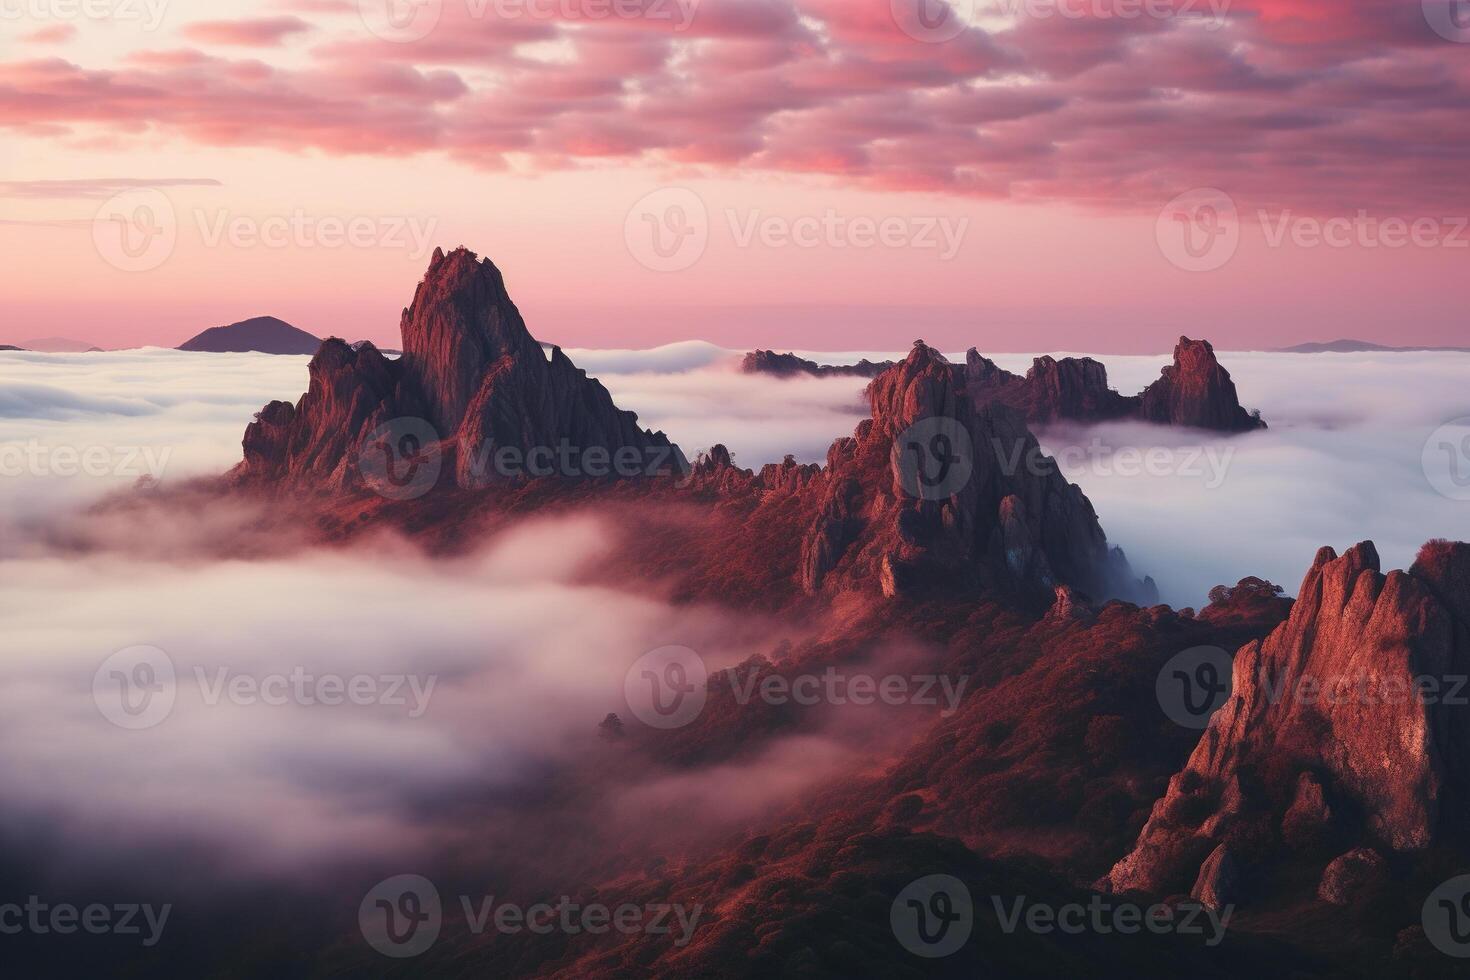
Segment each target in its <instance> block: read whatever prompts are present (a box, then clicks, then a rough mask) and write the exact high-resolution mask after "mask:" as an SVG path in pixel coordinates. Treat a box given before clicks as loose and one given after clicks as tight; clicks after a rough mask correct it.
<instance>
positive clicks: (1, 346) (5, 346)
mask: <svg viewBox="0 0 1470 980" xmlns="http://www.w3.org/2000/svg"><path fill="white" fill-rule="evenodd" d="M0 350H25V348H24V347H12V346H10V345H9V344H0Z"/></svg>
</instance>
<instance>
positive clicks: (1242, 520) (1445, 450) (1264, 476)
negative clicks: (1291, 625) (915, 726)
mask: <svg viewBox="0 0 1470 980" xmlns="http://www.w3.org/2000/svg"><path fill="white" fill-rule="evenodd" d="M568 353H569V354H570V356H571V357H572V358H573V359H574V360H575V361H576V362H577V363H578V364H579V365H581V366H583V367H585V368H586V369H587V370H588V372H589V373H591V374H593V375H595V376H597V377H599V378H600V379H601V380H602V381H603V382H604V383H605V384H606V385H607V387H608V388H609V389H610V390H611V391H612V393H613V396H614V397H615V398H616V400H617V401H618V403H619V404H620V405H621V406H622V407H624V408H629V409H632V410H634V411H636V412H638V414H639V416H640V417H641V420H642V422H643V423H644V424H645V425H647V426H650V427H653V428H659V429H662V430H664V431H665V432H666V433H668V434H669V435H670V436H671V437H672V438H673V439H674V440H675V441H677V442H678V443H679V444H680V445H681V446H683V447H684V449H685V450H686V452H689V453H690V454H691V455H692V453H693V452H694V451H697V450H699V449H703V448H706V447H708V446H710V445H713V444H714V443H717V442H722V443H724V444H725V445H727V446H729V447H730V448H731V449H732V450H733V451H734V453H735V456H736V460H737V462H739V463H741V464H742V465H745V466H751V467H758V466H759V465H760V464H762V463H765V462H770V461H775V460H779V459H781V457H782V456H784V455H786V454H788V453H789V454H793V455H795V456H796V458H797V459H799V460H802V461H820V460H823V459H825V456H826V451H827V447H828V445H829V444H830V443H831V441H832V440H833V439H834V438H836V437H838V436H841V435H846V434H849V433H850V432H851V431H852V428H853V426H854V425H855V424H856V422H857V421H858V420H859V419H860V418H861V417H862V415H863V414H864V408H863V404H862V399H861V390H862V387H863V384H864V382H863V381H862V380H861V379H852V378H831V379H802V380H776V379H771V378H766V377H758V376H749V375H743V374H741V373H740V372H739V371H738V370H736V369H735V364H736V362H737V361H738V356H739V355H738V353H737V352H734V351H728V350H724V349H721V348H718V347H715V346H713V345H710V344H704V343H699V342H690V343H683V344H674V345H670V346H667V347H661V348H657V349H654V350H647V351H616V350H571V351H569V352H568ZM809 356H813V357H815V358H817V359H819V360H821V361H824V362H827V363H843V362H847V361H851V360H855V359H856V358H858V357H862V356H867V357H872V358H883V357H895V356H898V355H895V354H893V353H891V352H889V353H885V352H881V351H852V352H843V353H839V354H831V353H828V354H821V355H809ZM951 356H952V357H956V358H957V357H960V356H962V355H958V354H952V355H951ZM996 360H997V361H998V362H999V363H1000V364H1001V366H1003V367H1005V368H1007V369H1009V370H1012V371H1017V372H1023V371H1024V370H1025V369H1026V367H1027V366H1029V363H1030V355H999V356H998V357H997V358H996ZM1105 361H1106V363H1107V366H1108V371H1109V376H1110V379H1111V381H1112V384H1113V386H1114V387H1115V388H1117V389H1118V390H1120V391H1123V392H1126V393H1131V392H1134V391H1137V390H1140V389H1141V388H1143V387H1144V386H1145V385H1146V384H1148V383H1149V382H1150V381H1152V380H1153V379H1154V378H1156V377H1157V376H1158V372H1159V369H1160V368H1161V367H1162V366H1163V365H1164V364H1166V363H1167V362H1168V357H1167V356H1164V355H1160V356H1154V357H1124V356H1109V357H1106V358H1105ZM1222 361H1223V363H1224V364H1225V365H1226V367H1227V368H1229V369H1230V370H1231V373H1232V374H1233V375H1234V377H1235V381H1236V384H1237V386H1238V388H1239V390H1240V395H1241V400H1242V402H1243V403H1244V404H1245V405H1246V406H1247V407H1250V408H1255V409H1259V410H1260V411H1261V412H1262V414H1263V416H1264V417H1265V418H1266V419H1267V421H1268V422H1269V423H1270V429H1269V430H1268V431H1266V432H1263V433H1255V434H1250V435H1245V436H1235V437H1225V436H1214V435H1211V434H1207V433H1199V432H1186V431H1180V430H1167V429H1159V428H1157V427H1153V426H1146V425H1138V424H1131V423H1129V424H1117V425H1104V426H1097V427H1092V428H1084V429H1070V428H1063V429H1053V430H1050V431H1046V432H1042V433H1041V434H1040V435H1041V440H1042V445H1043V447H1044V448H1046V449H1047V450H1048V451H1050V452H1054V453H1057V454H1058V458H1059V461H1060V462H1061V464H1062V466H1063V468H1064V470H1065V472H1066V473H1067V475H1068V476H1069V478H1071V479H1072V480H1074V481H1075V482H1077V483H1078V484H1080V485H1081V486H1082V488H1083V489H1084V490H1085V491H1086V492H1087V494H1088V496H1089V497H1090V498H1091V499H1092V501H1093V504H1094V505H1095V507H1096V508H1097V511H1098V514H1099V517H1100V518H1101V520H1102V524H1103V527H1104V529H1105V530H1106V531H1107V533H1108V536H1109V538H1110V539H1111V540H1112V541H1113V542H1114V543H1116V544H1118V545H1120V546H1121V547H1123V548H1124V550H1125V551H1127V553H1128V555H1129V557H1130V559H1131V560H1132V562H1133V564H1134V566H1135V568H1137V569H1138V570H1139V571H1140V572H1143V573H1147V574H1151V575H1153V576H1154V577H1155V579H1157V580H1158V582H1159V584H1160V587H1161V591H1162V593H1163V596H1164V598H1165V600H1166V601H1169V602H1171V603H1174V604H1176V605H1192V604H1197V603H1199V602H1200V601H1201V600H1202V598H1203V596H1204V594H1205V592H1207V591H1208V590H1209V588H1210V587H1211V586H1213V585H1216V584H1219V583H1222V582H1226V583H1233V582H1235V581H1236V580H1238V579H1239V578H1241V577H1243V576H1245V575H1260V576H1263V577H1266V578H1269V579H1271V580H1272V581H1275V582H1278V583H1280V584H1282V585H1284V586H1286V588H1287V589H1288V591H1291V590H1294V589H1295V587H1296V585H1297V584H1298V582H1299V581H1300V578H1301V575H1302V573H1303V571H1304V569H1305V568H1306V567H1307V565H1308V564H1309V563H1310V561H1311V557H1312V555H1313V553H1314V552H1315V551H1316V549H1317V548H1318V547H1320V546H1321V545H1324V544H1330V545H1333V546H1335V547H1338V548H1342V547H1343V546H1345V545H1350V544H1352V543H1354V542H1356V541H1359V540H1362V539H1364V538H1371V539H1372V540H1374V541H1375V542H1376V543H1377V545H1378V547H1379V551H1380V553H1381V554H1382V556H1383V558H1384V561H1385V562H1386V563H1387V564H1389V565H1391V566H1395V567H1397V566H1404V565H1407V563H1409V562H1410V561H1412V559H1413V556H1414V553H1415V551H1416V550H1417V548H1418V547H1419V545H1421V544H1422V543H1423V542H1424V541H1425V540H1427V539H1429V538H1433V537H1457V538H1464V537H1466V536H1470V501H1466V500H1464V499H1459V498H1463V497H1470V487H1467V486H1465V485H1463V484H1466V483H1470V443H1467V442H1466V441H1465V439H1466V437H1467V431H1466V429H1465V426H1464V425H1463V424H1460V423H1462V422H1463V421H1464V419H1465V418H1466V417H1467V416H1470V355H1467V354H1450V353H1422V354H1418V353H1416V354H1313V355H1301V354H1273V353H1254V352H1249V353H1241V352H1236V353H1230V352H1226V353H1223V354H1222ZM306 362H307V358H304V357H276V356H268V355H259V354H191V353H183V352H178V351H171V350H160V349H142V350H134V351H121V352H114V353H102V354H33V353H13V352H0V508H3V513H4V514H5V515H7V516H8V517H9V518H11V519H15V518H17V517H25V516H28V515H35V514H45V513H57V512H59V511H62V510H64V509H65V508H67V507H73V506H76V505H78V504H81V503H84V502H85V501H87V500H88V499H90V498H94V497H96V496H98V495H100V494H102V493H104V492H106V491H108V490H111V489H114V488H116V487H119V486H126V485H129V484H131V483H133V482H135V481H136V480H137V478H138V476H140V475H153V476H161V477H162V478H163V479H164V480H168V479H179V478H183V477H187V476H193V475H196V474H200V473H211V472H219V471H223V470H225V469H227V468H228V467H230V466H232V465H233V464H234V463H235V462H237V461H238V459H239V457H240V435H241V432H242V431H243V429H244V426H245V424H246V423H247V422H248V421H249V420H250V417H251V415H252V413H253V412H255V411H256V410H258V409H259V408H260V407H261V406H262V405H263V404H265V402H267V401H269V400H271V399H273V398H282V399H288V400H295V399H296V398H297V397H298V396H299V395H300V393H301V392H302V391H303V390H304V388H305V386H306Z"/></svg>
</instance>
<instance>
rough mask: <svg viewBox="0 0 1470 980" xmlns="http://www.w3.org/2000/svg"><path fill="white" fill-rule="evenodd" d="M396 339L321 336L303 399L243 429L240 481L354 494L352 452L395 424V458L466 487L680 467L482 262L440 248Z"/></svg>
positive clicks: (276, 406)
mask: <svg viewBox="0 0 1470 980" xmlns="http://www.w3.org/2000/svg"><path fill="white" fill-rule="evenodd" d="M401 331H402V334H403V356H402V357H401V358H399V359H398V360H396V361H394V360H389V359H387V358H385V357H384V356H383V355H382V354H381V353H379V352H378V351H377V350H376V349H375V348H374V347H373V346H372V345H370V344H365V345H361V346H359V347H358V348H353V347H349V346H348V345H347V344H345V343H343V342H342V341H340V340H336V339H330V340H327V341H325V342H324V343H323V344H322V347H321V349H320V350H319V351H318V352H317V354H316V356H315V357H313V358H312V361H311V366H310V377H311V384H310V387H309V389H308V391H307V393H306V394H305V395H304V396H303V397H302V398H301V400H300V402H298V403H297V404H296V405H295V406H294V407H293V406H291V405H289V404H287V403H285V402H272V403H271V404H270V405H267V406H266V408H265V409H264V410H263V411H262V412H261V413H260V414H259V416H258V417H257V420H256V421H255V422H254V423H252V424H251V425H250V426H249V428H248V429H247V430H246V433H245V441H244V448H245V459H244V462H243V463H241V465H240V466H239V467H238V468H237V469H236V470H235V473H234V476H235V478H236V479H237V480H238V481H241V482H244V483H251V482H264V483H273V484H295V485H309V486H314V487H319V488H325V489H333V490H357V489H361V487H362V486H363V477H362V474H361V473H360V472H359V469H360V468H359V466H358V462H359V457H360V454H361V453H362V452H364V451H365V450H366V449H367V448H369V447H368V443H369V442H371V441H373V439H374V438H375V433H379V432H380V431H381V430H382V428H383V427H384V426H387V425H390V423H391V424H392V426H393V427H394V429H393V431H392V432H390V433H389V436H390V438H401V439H402V440H405V441H403V442H402V444H401V445H394V446H392V447H390V451H392V452H394V453H399V452H420V451H422V452H434V453H436V454H438V456H439V458H441V459H447V460H450V461H452V463H453V467H454V470H453V472H454V475H455V477H456V479H457V481H458V482H459V485H461V486H465V487H475V486H483V485H487V484H489V483H493V482H495V481H496V480H498V479H518V478H520V477H521V476H525V475H552V474H556V475H565V476H573V477H576V476H584V475H590V476H599V475H617V476H624V475H626V476H641V475H652V474H654V473H665V474H667V473H670V472H678V471H680V470H682V468H683V466H684V462H683V456H682V455H680V454H679V451H678V448H677V447H675V446H674V445H673V444H672V443H671V442H669V440H668V439H667V438H666V437H665V436H664V435H663V433H658V432H649V431H646V430H644V429H642V428H640V427H639V426H638V424H637V416H636V415H634V414H633V413H632V412H625V411H621V410H620V409H618V407H617V406H616V405H614V404H613V401H612V398H611V396H610V395H609V394H608V393H607V390H606V389H605V388H603V387H602V385H601V384H600V383H598V382H597V381H596V380H595V379H592V378H589V377H587V374H586V372H584V371H582V370H580V369H578V368H577V367H576V366H575V365H574V364H573V363H572V362H571V361H570V360H569V359H568V358H567V357H566V355H565V354H563V353H562V352H561V350H560V349H559V348H552V350H551V354H550V357H549V358H548V357H547V356H546V354H545V353H544V352H543V350H542V348H541V346H540V345H539V344H538V343H537V342H536V340H535V339H534V338H533V337H532V336H531V334H530V332H529V331H528V330H527V329H526V325H525V322H524V321H523V320H522V319H521V315H520V313H519V311H518V310H517V309H516V307H515V304H514V303H512V302H511V300H510V297H509V295H508V294H507V293H506V290H505V283H504V279H503V278H502V276H501V274H500V270H498V269H497V268H495V266H494V265H493V264H492V263H491V262H490V260H489V259H484V260H480V259H477V257H476V256H475V254H474V253H473V252H470V251H468V250H467V249H463V248H461V249H457V250H455V251H454V252H451V253H449V254H448V255H445V254H444V253H443V252H442V251H439V250H436V251H435V252H434V257H433V260H432V261H431V262H430V265H429V270H428V273H427V274H426V275H425V277H424V280H423V281H422V282H421V283H420V284H419V287H418V291H417V292H416V294H415V296H414V301H413V305H412V306H410V307H409V308H408V309H406V310H404V311H403V319H402V323H401ZM398 428H402V429H403V430H404V431H403V432H402V433H399V432H398V431H397V429H398ZM497 453H499V454H500V455H497ZM533 453H539V455H533ZM567 459H571V460H572V461H573V462H572V463H571V464H568V463H566V462H564V460H567Z"/></svg>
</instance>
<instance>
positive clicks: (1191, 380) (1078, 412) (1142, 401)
mask: <svg viewBox="0 0 1470 980" xmlns="http://www.w3.org/2000/svg"><path fill="white" fill-rule="evenodd" d="M890 366H891V363H890V362H882V363H879V364H874V363H872V362H871V361H866V360H865V361H861V362H859V363H858V364H856V365H849V366H839V367H821V366H819V365H817V364H816V363H815V362H812V361H806V360H803V359H801V358H799V357H796V356H794V355H791V354H774V353H772V352H771V351H763V350H758V351H753V352H751V353H749V354H747V355H745V360H744V361H743V362H742V363H741V370H743V371H745V372H746V373H761V374H770V375H774V376H776V377H794V376H797V375H812V376H825V375H841V374H851V375H861V376H863V377H875V376H876V375H877V374H878V373H880V372H881V371H883V370H885V369H886V368H888V367H890ZM956 371H957V372H958V373H959V374H960V375H961V383H962V384H963V386H964V388H965V391H966V395H967V396H968V397H969V399H970V400H971V401H972V402H974V403H975V404H976V405H977V406H983V405H997V404H998V405H1006V406H1009V407H1010V408H1012V409H1015V410H1016V411H1017V412H1019V413H1021V416H1022V418H1024V419H1025V420H1026V421H1027V422H1029V423H1032V424H1040V425H1045V424H1048V423H1052V422H1061V421H1070V422H1088V423H1090V422H1108V421H1111V420H1114V419H1127V418H1131V419H1138V420H1140V421H1144V422H1154V423H1157V424H1159V425H1177V426H1187V427H1191V428H1197V429H1214V430H1218V431H1221V432H1248V431H1250V430H1252V429H1264V428H1265V427H1266V423H1265V422H1262V421H1261V420H1260V419H1259V418H1258V417H1256V416H1253V415H1251V414H1250V413H1249V412H1247V411H1246V410H1245V409H1244V408H1242V407H1241V405H1240V399H1239V396H1238V395H1237V394H1236V391H1235V382H1233V381H1232V380H1231V379H1230V372H1229V371H1226V370H1225V369H1224V368H1223V367H1221V366H1220V362H1219V361H1218V360H1217V359H1216V358H1215V350H1214V348H1213V347H1211V346H1210V344H1209V341H1205V340H1190V339H1189V338H1188V337H1180V338H1179V344H1178V346H1177V347H1175V348H1174V363H1173V364H1171V365H1169V366H1168V367H1166V368H1164V370H1163V374H1162V376H1161V377H1160V378H1159V380H1158V381H1155V382H1154V383H1153V384H1151V385H1149V386H1148V387H1147V388H1145V389H1144V390H1143V392H1141V393H1140V394H1137V395H1121V394H1119V393H1118V392H1116V391H1114V390H1113V389H1112V388H1110V387H1108V369H1107V368H1106V367H1105V366H1104V365H1103V364H1102V363H1101V362H1100V361H1096V360H1094V359H1093V358H1090V357H1063V358H1054V357H1050V356H1046V357H1038V358H1036V359H1034V360H1033V361H1032V362H1031V368H1030V369H1029V370H1028V371H1027V372H1026V375H1025V377H1022V376H1021V375H1018V374H1012V373H1011V372H1009V371H1007V370H1005V369H1004V368H1002V367H1000V366H999V365H998V364H996V363H995V362H994V361H992V360H990V359H989V358H988V357H985V356H983V355H982V354H980V352H979V351H977V350H976V349H975V348H973V347H971V348H970V350H969V352H968V353H967V354H966V357H965V364H964V366H963V367H959V368H956Z"/></svg>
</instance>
